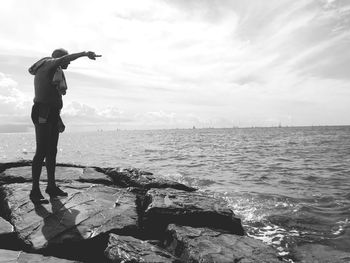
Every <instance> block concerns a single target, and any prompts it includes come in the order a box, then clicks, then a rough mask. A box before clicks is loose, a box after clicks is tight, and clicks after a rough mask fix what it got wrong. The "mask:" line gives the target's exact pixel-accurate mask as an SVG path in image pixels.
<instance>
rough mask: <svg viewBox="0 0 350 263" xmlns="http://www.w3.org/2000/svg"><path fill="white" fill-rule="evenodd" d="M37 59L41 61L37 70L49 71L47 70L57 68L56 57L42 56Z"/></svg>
mask: <svg viewBox="0 0 350 263" xmlns="http://www.w3.org/2000/svg"><path fill="white" fill-rule="evenodd" d="M39 61H41V63H42V65H41V66H40V68H39V70H41V71H49V70H52V69H56V68H57V59H56V58H51V57H46V58H42V59H41V60H39Z"/></svg>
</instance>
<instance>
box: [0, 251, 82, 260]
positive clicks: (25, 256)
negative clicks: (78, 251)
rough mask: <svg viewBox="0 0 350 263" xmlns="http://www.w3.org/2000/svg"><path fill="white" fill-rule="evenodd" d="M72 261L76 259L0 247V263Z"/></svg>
mask: <svg viewBox="0 0 350 263" xmlns="http://www.w3.org/2000/svg"><path fill="white" fill-rule="evenodd" d="M9 262H11V263H24V262H25V263H37V262H45V263H72V262H78V261H71V260H66V259H61V258H55V257H45V256H43V255H39V254H30V253H26V252H23V251H13V250H5V249H0V263H9Z"/></svg>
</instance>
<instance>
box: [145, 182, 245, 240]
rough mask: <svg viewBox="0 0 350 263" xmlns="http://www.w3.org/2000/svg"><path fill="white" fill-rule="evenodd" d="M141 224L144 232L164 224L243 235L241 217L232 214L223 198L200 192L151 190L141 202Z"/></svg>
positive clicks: (156, 228) (161, 229) (156, 229)
mask: <svg viewBox="0 0 350 263" xmlns="http://www.w3.org/2000/svg"><path fill="white" fill-rule="evenodd" d="M143 206H144V207H145V212H144V218H143V224H144V227H145V228H146V229H147V231H150V232H155V233H159V232H162V231H163V230H165V228H166V227H167V225H168V224H170V223H176V224H180V225H187V226H196V227H212V228H219V229H224V230H226V231H228V232H230V233H233V234H237V235H244V230H243V227H242V224H241V220H240V219H239V218H237V217H235V214H234V213H233V212H232V210H231V209H229V208H228V207H227V204H226V202H225V201H224V200H221V199H215V198H213V197H209V196H208V195H205V194H204V193H201V192H192V193H189V192H185V191H180V190H174V189H169V188H168V189H151V190H149V191H148V192H147V194H146V198H145V200H144V202H143Z"/></svg>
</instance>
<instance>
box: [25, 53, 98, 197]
mask: <svg viewBox="0 0 350 263" xmlns="http://www.w3.org/2000/svg"><path fill="white" fill-rule="evenodd" d="M80 57H88V58H89V59H93V60H95V59H96V57H101V56H100V55H96V54H95V53H94V52H91V51H89V52H80V53H73V54H68V52H67V51H66V50H65V49H62V48H61V49H56V50H54V51H53V53H52V56H51V57H45V58H42V59H40V60H39V61H38V62H36V63H35V64H34V65H33V66H31V67H30V68H29V73H30V74H32V75H35V77H34V90H35V97H34V105H33V108H32V113H31V117H32V121H33V123H34V126H35V137H36V152H35V155H34V158H33V163H32V177H33V186H32V191H31V192H30V196H29V197H30V199H31V200H32V202H33V203H35V204H37V203H48V202H49V201H48V200H47V199H45V197H44V196H43V195H42V194H41V191H40V188H39V180H40V174H41V170H42V164H43V161H44V159H45V164H46V170H47V179H48V180H47V181H48V183H47V188H46V191H45V192H46V193H47V194H49V196H50V198H54V197H59V196H67V195H68V194H67V193H66V192H64V191H62V190H61V189H60V188H59V187H58V186H57V185H56V180H55V168H56V155H57V143H58V137H59V133H60V132H63V131H64V129H65V126H64V124H63V122H62V120H61V117H60V111H61V109H62V106H63V102H62V95H65V94H66V90H67V83H66V79H65V77H64V74H63V71H62V70H63V69H67V68H68V65H69V64H70V62H71V61H73V60H75V59H77V58H80Z"/></svg>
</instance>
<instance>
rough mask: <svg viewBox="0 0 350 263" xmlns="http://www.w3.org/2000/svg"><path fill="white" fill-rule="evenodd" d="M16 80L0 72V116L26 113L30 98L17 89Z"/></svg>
mask: <svg viewBox="0 0 350 263" xmlns="http://www.w3.org/2000/svg"><path fill="white" fill-rule="evenodd" d="M17 85H18V84H17V82H16V81H15V80H13V79H12V78H10V77H9V76H7V75H5V74H3V73H1V72H0V116H7V115H11V116H12V115H16V116H21V115H23V114H25V113H26V110H27V108H28V106H29V105H30V100H29V99H28V97H27V96H26V95H25V94H23V93H22V92H21V91H20V90H19V89H17Z"/></svg>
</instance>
